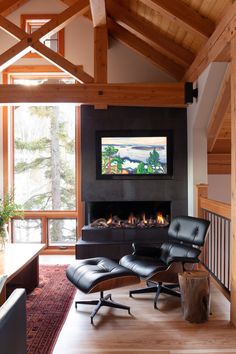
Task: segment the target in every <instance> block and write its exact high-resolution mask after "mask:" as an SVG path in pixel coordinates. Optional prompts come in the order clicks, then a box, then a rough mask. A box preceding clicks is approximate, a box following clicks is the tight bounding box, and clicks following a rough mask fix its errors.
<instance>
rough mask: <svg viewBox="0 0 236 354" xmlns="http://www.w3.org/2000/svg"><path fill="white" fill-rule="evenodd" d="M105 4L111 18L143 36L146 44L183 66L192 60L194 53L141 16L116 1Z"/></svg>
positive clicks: (187, 65) (110, 0)
mask: <svg viewBox="0 0 236 354" xmlns="http://www.w3.org/2000/svg"><path fill="white" fill-rule="evenodd" d="M106 4H107V13H108V15H109V16H110V17H111V18H112V19H114V20H116V21H119V22H121V23H123V24H124V25H125V26H126V27H127V26H128V28H129V29H130V30H131V31H132V32H134V31H135V34H138V35H141V36H142V37H144V38H145V41H148V44H151V45H152V46H153V45H154V46H155V47H156V49H157V50H158V51H159V52H160V53H162V54H163V55H165V56H167V57H168V58H169V59H172V60H173V61H175V62H176V63H178V64H180V65H181V66H184V67H185V68H187V67H189V65H190V64H191V63H192V62H193V60H194V54H193V53H192V52H190V51H189V50H187V49H185V48H183V47H182V46H180V45H179V44H177V43H176V42H174V41H173V40H171V39H169V38H168V37H167V36H165V35H163V34H162V33H161V32H160V30H159V29H158V28H155V29H154V28H153V26H151V25H149V24H148V23H147V22H146V21H144V20H143V18H142V17H141V16H139V15H137V14H134V13H133V12H132V11H131V10H129V9H128V8H127V7H125V6H121V5H119V3H118V2H116V1H112V0H109V1H107V2H106Z"/></svg>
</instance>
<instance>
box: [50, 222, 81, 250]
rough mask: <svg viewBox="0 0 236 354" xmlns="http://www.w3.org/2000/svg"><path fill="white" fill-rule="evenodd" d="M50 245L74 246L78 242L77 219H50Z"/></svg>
mask: <svg viewBox="0 0 236 354" xmlns="http://www.w3.org/2000/svg"><path fill="white" fill-rule="evenodd" d="M48 242H49V246H55V245H57V246H70V245H71V246H72V245H74V244H75V242H76V219H50V220H48Z"/></svg>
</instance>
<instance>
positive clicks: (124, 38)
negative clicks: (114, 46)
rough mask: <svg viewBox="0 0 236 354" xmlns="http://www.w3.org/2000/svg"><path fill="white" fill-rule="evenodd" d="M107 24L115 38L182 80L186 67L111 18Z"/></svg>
mask: <svg viewBox="0 0 236 354" xmlns="http://www.w3.org/2000/svg"><path fill="white" fill-rule="evenodd" d="M107 24H108V30H109V32H110V33H111V35H112V36H113V37H115V38H116V39H117V40H119V41H120V42H122V43H124V44H125V45H127V46H128V47H129V48H131V49H133V50H135V51H136V52H137V53H138V54H142V55H143V56H144V57H145V58H146V59H148V60H150V61H151V62H152V63H153V64H154V65H156V66H158V67H159V68H161V69H162V70H164V71H165V72H167V73H168V74H169V75H171V76H173V77H174V78H176V79H177V80H180V78H181V77H182V75H183V72H184V67H182V66H181V65H179V64H177V63H175V62H174V61H173V60H171V59H170V58H168V57H167V56H165V55H163V54H162V53H161V52H159V51H158V50H156V49H154V48H153V47H152V46H150V45H149V44H147V43H146V42H144V41H143V40H141V39H140V38H138V37H137V36H135V35H134V34H132V33H131V32H129V31H128V30H126V29H125V28H123V27H122V26H120V25H118V24H117V23H116V22H115V21H113V20H112V19H111V18H107Z"/></svg>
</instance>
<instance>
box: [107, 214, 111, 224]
mask: <svg viewBox="0 0 236 354" xmlns="http://www.w3.org/2000/svg"><path fill="white" fill-rule="evenodd" d="M111 224H112V215H111V216H110V218H109V219H108V220H107V225H111Z"/></svg>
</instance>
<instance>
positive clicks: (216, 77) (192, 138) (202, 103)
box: [187, 63, 227, 215]
mask: <svg viewBox="0 0 236 354" xmlns="http://www.w3.org/2000/svg"><path fill="white" fill-rule="evenodd" d="M226 68H227V63H212V64H211V65H209V66H208V68H207V69H206V70H205V71H204V72H203V73H202V74H201V75H200V77H199V78H198V80H197V82H196V83H195V84H196V85H197V86H198V90H199V96H198V100H197V101H196V102H194V103H193V104H192V105H190V106H189V107H188V109H187V117H188V202H189V208H188V209H189V210H188V211H189V215H194V214H195V210H194V206H195V186H196V184H199V183H208V175H207V125H208V122H209V118H210V114H211V111H212V108H213V106H214V102H215V100H216V97H217V94H218V92H219V89H220V86H221V83H222V79H223V77H224V73H225V70H226Z"/></svg>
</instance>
